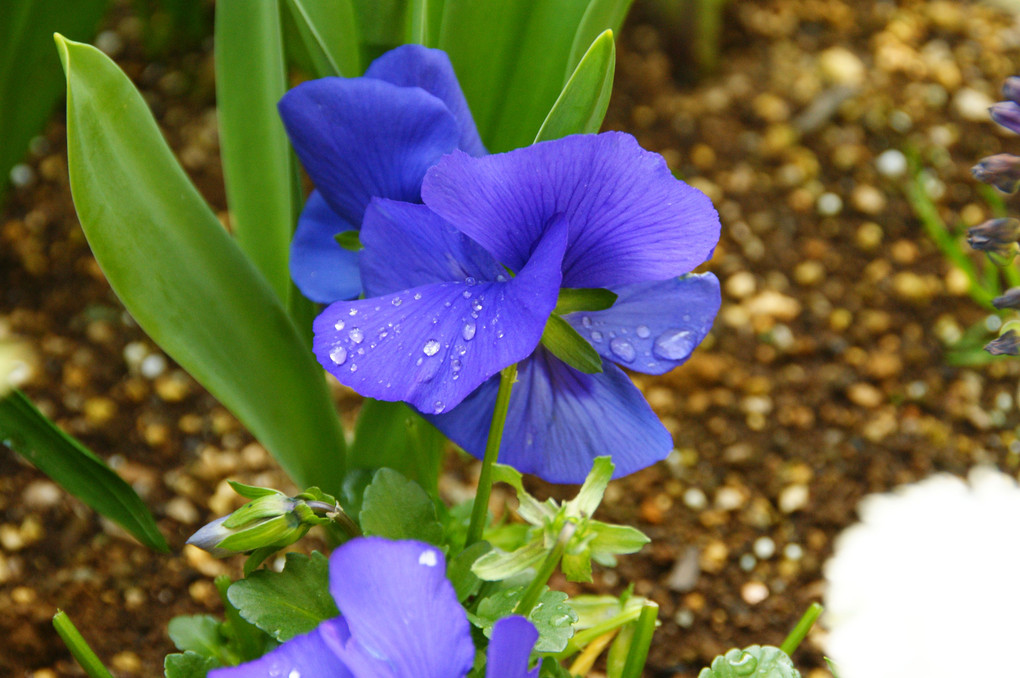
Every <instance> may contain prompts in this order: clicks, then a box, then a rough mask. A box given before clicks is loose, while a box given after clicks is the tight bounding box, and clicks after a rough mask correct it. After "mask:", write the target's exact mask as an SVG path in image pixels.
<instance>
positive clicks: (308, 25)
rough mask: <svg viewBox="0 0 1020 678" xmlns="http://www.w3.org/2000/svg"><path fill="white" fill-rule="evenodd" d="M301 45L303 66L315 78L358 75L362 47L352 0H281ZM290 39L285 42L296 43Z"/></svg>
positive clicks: (293, 45) (359, 72)
mask: <svg viewBox="0 0 1020 678" xmlns="http://www.w3.org/2000/svg"><path fill="white" fill-rule="evenodd" d="M284 2H285V4H286V5H287V10H288V16H289V18H290V20H291V21H292V25H293V26H294V28H295V29H296V32H297V36H296V37H297V38H298V42H299V43H300V46H301V47H303V48H304V49H303V52H304V56H305V60H304V62H305V63H302V65H305V64H307V65H305V68H306V69H308V70H309V72H310V73H311V75H313V76H315V77H317V78H325V77H329V76H336V75H343V76H346V77H349V78H352V77H355V76H358V75H361V70H362V69H361V48H360V44H359V37H358V27H357V23H356V19H355V16H354V7H353V5H352V4H351V0H284ZM293 42H294V41H293V40H291V41H290V44H288V45H287V47H288V49H291V50H293V48H294V47H296V46H298V45H295V44H293Z"/></svg>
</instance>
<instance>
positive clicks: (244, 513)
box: [223, 492, 295, 529]
mask: <svg viewBox="0 0 1020 678" xmlns="http://www.w3.org/2000/svg"><path fill="white" fill-rule="evenodd" d="M294 506H295V502H294V500H293V499H291V498H290V497H288V496H287V495H285V494H284V493H282V492H277V493H274V494H271V495H262V496H261V497H259V498H258V499H253V500H252V501H250V502H248V503H247V504H245V505H244V506H242V507H241V508H239V509H237V510H236V511H234V512H233V513H231V514H230V515H229V516H227V519H226V520H224V521H223V527H226V528H231V529H233V528H238V527H244V526H245V525H248V524H249V523H253V522H255V521H257V520H263V519H265V518H275V517H276V516H282V515H285V514H287V513H290V512H291V511H292V510H293V509H294Z"/></svg>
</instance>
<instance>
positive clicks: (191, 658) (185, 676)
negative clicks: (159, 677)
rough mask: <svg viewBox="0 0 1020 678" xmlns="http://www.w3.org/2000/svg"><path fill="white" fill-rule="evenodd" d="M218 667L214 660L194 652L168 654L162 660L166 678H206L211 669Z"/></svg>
mask: <svg viewBox="0 0 1020 678" xmlns="http://www.w3.org/2000/svg"><path fill="white" fill-rule="evenodd" d="M219 666H220V664H219V663H217V662H216V661H215V660H213V659H210V658H209V657H203V656H202V655H200V654H196V653H194V652H185V653H183V654H168V655H167V656H166V659H164V660H163V675H165V676H166V678H206V674H208V673H209V671H210V670H211V669H215V668H218V667H219Z"/></svg>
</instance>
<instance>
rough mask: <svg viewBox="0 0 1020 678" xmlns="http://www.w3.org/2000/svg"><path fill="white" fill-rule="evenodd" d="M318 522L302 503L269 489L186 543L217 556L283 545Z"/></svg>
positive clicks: (289, 543) (286, 544) (216, 521)
mask: <svg viewBox="0 0 1020 678" xmlns="http://www.w3.org/2000/svg"><path fill="white" fill-rule="evenodd" d="M318 522H321V521H319V520H318V519H317V517H316V516H315V514H314V512H313V511H312V510H311V509H310V508H309V507H308V506H307V504H306V503H305V502H303V501H300V500H295V499H292V498H291V497H288V496H287V495H285V494H283V493H282V492H276V491H269V493H267V494H264V495H262V496H260V497H257V498H255V499H252V501H249V502H248V503H247V504H245V505H244V506H242V507H241V508H239V509H237V510H236V511H234V512H233V513H231V514H230V515H229V516H223V517H222V518H217V519H216V520H214V521H212V522H211V523H209V524H208V525H206V526H204V527H203V528H202V529H200V530H199V531H198V532H196V533H195V534H193V535H191V538H190V539H188V542H187V543H189V544H191V545H192V546H197V547H198V548H200V549H202V550H204V551H208V552H209V553H211V554H213V555H214V556H217V557H223V556H228V555H230V554H232V553H241V552H246V551H254V550H255V549H260V548H266V547H274V548H283V547H285V546H289V545H291V544H293V543H294V542H296V541H297V540H298V539H300V538H301V537H303V536H304V535H305V533H306V532H308V530H309V529H310V528H311V526H312V525H315V524H317V523H318Z"/></svg>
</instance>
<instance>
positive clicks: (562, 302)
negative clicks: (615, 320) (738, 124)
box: [553, 287, 617, 315]
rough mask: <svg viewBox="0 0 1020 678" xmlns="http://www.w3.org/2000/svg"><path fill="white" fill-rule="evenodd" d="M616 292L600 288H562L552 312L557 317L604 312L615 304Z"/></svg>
mask: <svg viewBox="0 0 1020 678" xmlns="http://www.w3.org/2000/svg"><path fill="white" fill-rule="evenodd" d="M616 297H617V295H616V292H613V291H611V290H606V289H602V288H600V287H590V288H588V287H576V288H575V287H564V288H563V289H561V290H560V296H559V297H558V298H557V299H556V308H555V309H553V312H554V313H556V314H558V315H566V314H568V313H576V312H577V311H604V310H606V309H607V308H611V307H612V305H613V304H615V303H616Z"/></svg>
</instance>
